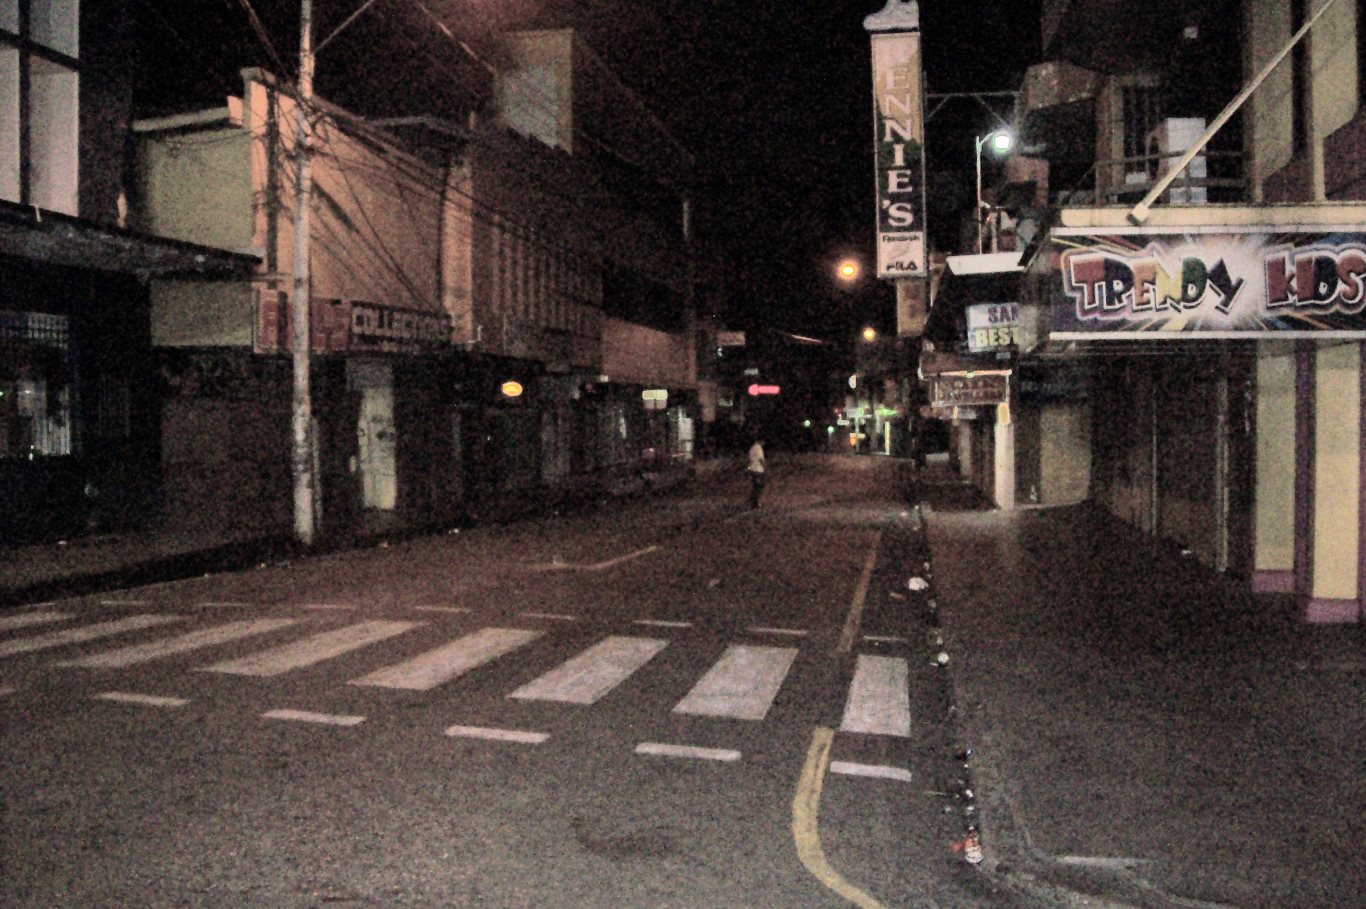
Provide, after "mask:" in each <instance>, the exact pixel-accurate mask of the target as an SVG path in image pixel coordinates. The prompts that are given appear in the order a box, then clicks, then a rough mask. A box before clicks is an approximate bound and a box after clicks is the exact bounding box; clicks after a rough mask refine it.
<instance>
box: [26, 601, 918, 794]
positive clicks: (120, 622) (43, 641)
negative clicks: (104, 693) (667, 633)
mask: <svg viewBox="0 0 1366 909" xmlns="http://www.w3.org/2000/svg"><path fill="white" fill-rule="evenodd" d="M40 616H41V619H40V618H38V617H40ZM7 618H9V619H20V618H23V619H24V620H26V622H27V625H29V626H31V625H41V624H43V623H44V622H57V621H64V620H66V619H69V618H72V616H69V615H67V614H65V613H57V612H42V613H37V612H35V613H24V614H23V615H22V616H11V617H7ZM184 618H185V617H183V616H179V615H150V614H149V615H133V616H127V617H124V618H120V619H116V620H110V621H99V622H95V623H92V624H89V625H86V626H83V627H76V628H66V629H63V630H60V631H47V632H41V633H36V634H33V635H32V636H29V637H23V638H19V639H14V640H9V641H5V642H0V657H5V656H14V655H18V654H24V653H30V652H34V651H40V650H46V649H49V648H56V647H61V646H66V645H73V644H81V643H85V642H89V641H96V640H100V639H103V638H106V637H112V636H114V635H118V634H122V633H126V632H133V631H138V630H144V629H149V628H154V627H157V626H160V625H163V624H166V623H170V622H177V621H182V620H183V619H184ZM310 621H317V620H316V619H307V618H303V617H301V616H295V617H278V618H255V619H243V620H237V621H231V622H220V623H215V624H212V625H208V626H206V627H201V628H197V629H195V630H192V631H189V632H188V633H177V634H173V635H171V636H166V637H162V638H159V639H156V640H151V641H142V642H135V643H132V644H127V645H112V646H109V647H108V648H106V649H104V650H102V651H100V652H96V653H90V654H77V655H75V656H71V657H68V658H58V659H55V660H54V661H53V664H52V665H56V666H63V667H83V668H90V669H123V668H128V667H134V666H137V665H139V664H142V663H146V662H150V661H154V660H158V659H163V658H168V657H172V656H176V655H181V654H190V653H192V652H196V651H201V650H207V649H209V648H212V647H216V646H220V645H225V644H230V643H233V642H238V641H242V640H244V639H248V638H252V637H254V636H258V635H265V634H269V633H273V632H278V631H283V630H286V629H292V628H294V627H295V626H299V625H300V624H301V623H304V622H310ZM424 625H426V623H424V622H421V621H389V620H378V619H376V620H367V621H361V622H355V623H352V624H348V625H345V626H343V627H339V628H332V629H329V630H326V631H322V632H318V633H311V634H305V633H304V631H302V630H300V631H298V632H297V633H298V634H304V635H305V636H303V637H299V638H298V639H295V640H290V641H287V642H286V643H283V644H280V645H278V646H271V647H266V648H264V649H261V650H257V651H254V652H251V653H247V654H246V655H243V656H237V657H234V658H232V659H226V660H220V661H218V662H211V663H210V664H209V665H201V666H198V667H197V671H199V672H212V673H219V674H225V675H237V676H253V677H262V678H265V677H273V676H279V675H282V674H284V673H288V672H291V671H294V670H303V669H306V668H309V667H313V666H316V665H317V664H320V663H323V662H325V661H328V660H332V659H335V658H339V657H342V656H344V655H347V654H352V653H354V652H355V651H359V650H361V649H362V648H365V647H367V646H369V645H371V644H376V643H379V642H382V641H384V640H387V639H389V638H393V637H396V636H398V635H401V634H403V633H405V632H407V631H410V630H412V629H415V628H419V627H422V626H424ZM10 627H26V626H25V625H20V624H18V623H15V622H11V623H10ZM542 640H547V641H551V642H553V641H554V634H553V633H551V632H547V631H539V630H530V629H520V628H508V627H485V628H480V629H478V630H475V631H473V632H471V633H468V634H464V635H463V636H461V637H457V638H455V639H453V640H447V641H446V642H445V643H443V644H441V645H440V646H436V647H434V648H431V649H427V650H424V651H421V652H418V653H417V654H416V655H415V656H411V657H409V658H406V659H400V660H399V661H397V662H393V663H390V664H387V665H383V666H380V667H379V668H377V669H373V670H372V671H369V672H368V673H366V674H364V675H360V676H359V677H356V678H352V679H350V681H349V682H348V684H349V685H355V686H361V687H372V688H388V689H401V690H408V691H430V690H432V689H435V688H437V687H438V686H441V685H443V684H446V683H448V682H452V681H454V680H456V679H458V678H459V677H461V676H463V675H465V674H467V673H469V672H471V671H472V670H474V669H477V668H480V667H483V666H486V665H489V664H492V663H494V662H496V661H499V660H504V659H505V658H511V659H519V660H520V659H525V658H526V657H525V656H524V655H523V653H522V652H523V651H525V653H528V654H532V655H534V653H535V652H536V651H534V650H530V649H529V647H530V645H531V644H533V643H536V642H538V641H542ZM670 646H673V642H671V641H670V640H668V639H667V638H663V637H645V636H636V635H608V636H605V637H602V638H601V639H600V640H598V641H597V642H596V643H593V644H591V646H588V647H587V649H584V650H581V651H579V652H578V653H576V654H575V655H573V656H570V657H569V658H567V659H565V660H563V661H562V662H558V663H556V664H555V665H553V666H552V667H551V668H549V669H548V670H546V671H543V672H541V674H539V675H538V676H536V677H535V678H533V679H532V680H531V681H529V682H525V683H524V684H521V685H520V687H517V686H511V687H512V689H513V690H512V691H511V693H509V694H507V697H508V698H510V699H513V700H518V701H528V702H529V701H538V702H552V703H562V704H578V705H585V706H586V705H593V704H597V703H598V702H599V701H601V700H603V699H604V698H606V697H607V696H608V695H609V694H611V693H612V692H614V691H617V690H619V689H622V688H623V687H624V686H629V685H630V684H633V683H634V684H640V683H635V682H633V680H635V679H637V678H638V677H642V676H646V675H647V674H648V673H647V670H648V667H649V666H650V664H651V661H652V660H654V658H655V657H656V656H658V655H659V654H661V653H662V652H663V651H665V650H666V649H668V648H669V647H670ZM798 653H799V651H798V649H797V648H796V647H795V646H794V647H776V646H758V645H751V644H731V645H729V646H727V647H726V648H725V649H724V651H723V652H721V654H720V655H719V657H717V658H716V659H715V661H714V662H713V663H712V664H711V665H710V666H709V667H708V668H707V669H706V671H705V672H703V674H702V675H701V676H700V678H696V677H695V684H692V687H691V688H689V689H687V691H686V694H685V695H684V696H683V698H682V699H681V700H679V701H677V703H676V704H675V705H674V706H673V708H672V712H673V713H674V714H681V715H688V716H700V717H714V718H723V719H738V720H751V721H757V720H764V719H766V718H767V717H768V716H769V714H770V713H771V711H772V708H773V705H774V703H775V701H776V699H777V696H778V694H779V692H780V691H781V689H782V686H783V685H784V684H785V683H786V680H787V677H788V676H789V675H790V674H791V671H792V668H793V666H794V664H795V662H796V658H797V655H798ZM514 654H517V656H515V657H514V656H513V655H514ZM511 659H509V662H511ZM647 681H648V680H647ZM656 681H658V680H656ZM691 681H692V680H689V681H685V682H682V683H681V684H680V686H679V689H678V690H679V691H682V690H683V688H684V687H685V686H686V685H687V684H689V683H690V682H691ZM12 693H14V689H13V687H12V686H11V687H0V694H12ZM117 697H120V698H122V697H124V695H122V694H119V695H117ZM675 697H677V694H675ZM105 699H106V700H112V699H114V697H109V698H105ZM347 719H348V720H350V719H352V718H350V717H347ZM452 728H456V727H452ZM460 728H463V727H460ZM479 728H483V727H479ZM839 729H840V731H841V732H846V733H858V734H867V735H883V736H896V737H901V738H905V737H909V736H910V734H911V709H910V690H909V663H908V660H907V659H906V658H904V657H889V656H876V655H867V654H864V655H860V656H858V658H857V661H856V663H855V666H854V671H853V675H852V678H851V680H850V683H849V687H848V691H847V700H846V701H845V704H844V711H843V715H842V719H841V723H840V727H839ZM841 772H844V773H851V774H862V775H876V774H878V773H883V775H889V776H893V777H896V778H900V774H899V773H896V774H893V773H890V772H886V773H884V772H883V771H881V770H875V771H874V770H868V769H866V768H862V767H854V766H850V767H849V768H844V769H843V770H842V771H841Z"/></svg>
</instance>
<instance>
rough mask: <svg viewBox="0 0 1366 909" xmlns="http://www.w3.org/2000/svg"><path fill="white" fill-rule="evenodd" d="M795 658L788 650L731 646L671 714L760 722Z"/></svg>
mask: <svg viewBox="0 0 1366 909" xmlns="http://www.w3.org/2000/svg"><path fill="white" fill-rule="evenodd" d="M796 658H797V651H796V649H795V648H791V647H748V646H744V645H739V644H737V645H732V646H731V647H728V648H726V652H725V653H723V654H722V655H721V659H720V660H718V661H717V662H716V665H714V666H712V668H711V669H710V670H708V672H707V674H706V675H704V676H703V677H702V680H701V681H699V682H698V683H697V684H696V685H694V686H693V689H692V690H691V691H689V692H688V695H687V697H685V698H683V700H681V701H679V702H678V704H677V705H676V706H675V707H674V713H686V714H692V715H696V716H715V717H728V718H731V719H738V720H762V719H763V718H764V717H765V716H767V715H768V709H769V707H771V706H772V704H773V699H774V698H775V697H777V696H778V689H779V688H781V687H782V684H783V680H784V679H785V678H787V673H788V670H790V669H791V668H792V661H793V660H795V659H796Z"/></svg>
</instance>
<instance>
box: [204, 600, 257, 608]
mask: <svg viewBox="0 0 1366 909" xmlns="http://www.w3.org/2000/svg"><path fill="white" fill-rule="evenodd" d="M195 605H196V606H199V607H202V608H204V609H246V608H247V607H249V606H255V605H256V604H255V603H240V602H237V601H236V600H222V601H215V602H209V603H195Z"/></svg>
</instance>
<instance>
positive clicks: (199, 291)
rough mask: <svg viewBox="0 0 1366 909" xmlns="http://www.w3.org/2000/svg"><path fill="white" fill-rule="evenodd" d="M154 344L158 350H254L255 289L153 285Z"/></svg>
mask: <svg viewBox="0 0 1366 909" xmlns="http://www.w3.org/2000/svg"><path fill="white" fill-rule="evenodd" d="M151 298H152V343H153V344H154V345H156V346H157V347H250V346H251V345H252V342H253V340H254V339H253V337H252V332H253V326H254V325H255V324H256V316H255V313H256V310H255V307H254V305H253V301H254V295H253V293H252V289H251V285H250V284H248V283H246V282H241V283H209V282H204V281H153V282H152V286H151Z"/></svg>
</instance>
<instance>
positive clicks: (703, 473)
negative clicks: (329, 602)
mask: <svg viewBox="0 0 1366 909" xmlns="http://www.w3.org/2000/svg"><path fill="white" fill-rule="evenodd" d="M735 463H736V459H735V458H734V457H730V458H723V457H717V458H711V459H707V460H701V461H697V462H694V463H693V464H691V465H689V469H688V470H687V471H682V470H677V469H675V470H660V471H655V472H651V473H644V474H639V475H634V480H635V482H619V483H616V484H614V485H601V486H599V487H596V488H595V489H594V490H592V491H590V492H589V493H587V494H585V495H584V496H583V499H584V501H582V502H577V503H570V502H567V501H565V500H559V501H558V502H556V503H555V505H556V507H579V508H587V507H593V502H592V501H590V500H593V501H597V500H602V501H610V500H614V499H625V498H629V497H632V496H641V495H657V494H664V493H668V492H669V491H671V490H672V489H674V488H676V487H678V486H679V485H681V484H683V483H685V482H686V481H687V480H688V479H690V478H693V477H696V478H698V479H710V478H712V477H715V476H717V475H720V474H724V472H725V470H726V469H727V467H733V466H734V465H735ZM518 503H521V504H520V505H519V504H518ZM548 507H552V503H551V500H538V499H508V500H507V501H506V502H505V504H504V505H503V506H502V507H498V506H497V505H496V503H495V504H492V505H490V504H489V503H485V507H483V508H481V509H480V511H479V515H478V518H477V520H476V521H475V523H478V524H485V523H499V522H501V521H506V520H515V519H519V518H530V517H532V516H533V515H534V513H536V511H537V510H538V509H539V510H542V511H544V510H545V509H546V508H548ZM429 532H436V531H435V530H430V529H429V530H422V529H402V530H398V531H396V532H394V534H392V535H391V534H386V533H384V532H381V531H375V532H372V533H369V534H357V535H355V536H351V537H347V538H344V539H332V540H319V542H318V545H317V546H316V547H315V548H314V550H313V552H314V553H324V552H330V551H334V550H338V549H347V548H351V547H355V546H364V545H373V544H374V543H376V542H378V541H380V540H382V539H385V538H387V537H389V536H403V535H414V534H424V533H429ZM297 553H298V547H297V545H296V544H295V542H294V540H293V538H292V535H291V534H290V532H289V530H288V528H283V529H281V530H280V531H279V532H278V533H268V532H258V533H243V532H237V533H227V532H221V531H215V530H212V529H209V530H200V531H197V532H186V531H181V530H165V529H157V528H150V529H147V530H140V531H126V532H120V533H108V534H97V535H92V536H87V537H78V538H73V539H70V540H62V541H59V542H53V543H39V544H32V545H15V546H0V562H2V563H3V565H2V567H0V609H3V608H5V607H8V606H16V605H22V604H25V603H34V602H39V601H42V600H50V599H59V598H61V597H66V596H80V595H85V594H90V593H98V592H100V591H105V590H114V589H118V588H122V587H131V586H136V585H139V584H148V583H155V582H158V581H169V580H175V579H179V578H186V577H194V576H197V575H201V574H205V573H208V572H216V571H234V570H240V569H243V568H249V567H252V566H254V565H257V564H260V563H262V562H275V561H281V560H284V559H290V558H294V557H295V556H296V555H297Z"/></svg>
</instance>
